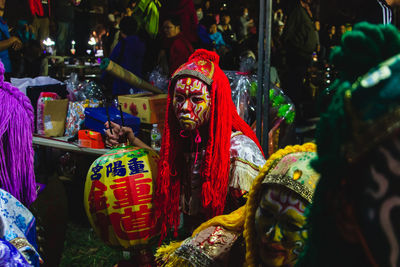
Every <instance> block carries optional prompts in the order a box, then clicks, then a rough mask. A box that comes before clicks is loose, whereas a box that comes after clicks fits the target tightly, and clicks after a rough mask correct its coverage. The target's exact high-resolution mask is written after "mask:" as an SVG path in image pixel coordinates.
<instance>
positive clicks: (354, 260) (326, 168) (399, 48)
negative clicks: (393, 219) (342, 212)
mask: <svg viewBox="0 0 400 267" xmlns="http://www.w3.org/2000/svg"><path fill="white" fill-rule="evenodd" d="M398 53H400V35H399V33H398V30H397V29H396V28H395V27H394V26H391V25H372V24H368V23H365V22H363V23H359V24H356V25H355V26H354V28H353V31H351V32H348V33H346V34H345V35H344V36H343V38H342V42H341V45H340V46H338V47H336V48H335V49H334V50H333V52H332V54H331V62H332V63H333V64H334V65H335V67H336V68H337V70H338V71H339V79H338V80H336V81H335V82H334V83H333V85H332V87H331V88H329V89H328V90H329V91H330V92H335V93H334V96H333V98H332V100H331V103H330V105H329V107H328V109H327V110H326V111H325V112H324V113H323V114H322V115H321V120H320V122H319V124H318V126H317V134H316V143H317V149H318V157H319V158H318V159H317V160H315V161H314V162H313V163H312V165H313V167H314V168H315V169H316V171H317V172H319V173H320V174H321V179H320V181H319V183H318V186H317V188H316V191H315V194H314V198H313V204H312V205H310V206H309V207H308V210H307V216H308V227H309V232H308V236H309V239H308V242H307V244H306V247H305V250H304V253H303V255H302V256H301V258H300V260H299V261H298V263H297V265H296V266H301V267H303V266H304V267H314V266H318V267H319V266H360V265H359V264H360V263H361V262H362V259H359V258H358V257H357V256H356V255H361V257H365V255H363V254H361V250H360V249H359V246H358V245H351V244H347V243H344V242H343V238H342V236H341V233H340V232H339V231H338V228H337V217H336V214H335V212H337V211H334V210H332V206H331V204H332V202H335V203H336V204H337V203H340V202H339V201H340V194H342V193H343V192H342V191H341V190H342V189H341V182H343V180H342V179H343V178H344V177H345V175H346V173H347V171H348V167H349V163H348V160H347V159H346V150H345V147H344V144H352V143H354V142H355V138H354V135H353V130H354V129H353V127H354V125H355V123H354V120H353V119H352V118H350V117H351V116H350V115H351V114H348V105H351V108H352V109H353V110H356V111H357V115H358V116H357V118H358V119H359V120H360V122H361V123H364V122H368V121H374V120H378V119H379V118H380V117H381V116H382V115H384V114H385V113H387V112H390V110H391V109H392V108H393V107H394V106H398V105H399V103H400V96H399V92H400V90H397V92H394V91H395V90H392V91H390V90H388V92H386V93H385V92H384V90H381V87H382V84H383V85H384V86H385V85H386V83H387V81H386V80H385V81H383V82H378V83H377V85H376V86H371V87H363V86H360V80H361V78H359V77H360V76H361V75H363V74H365V73H367V72H368V71H369V70H371V68H373V67H375V66H377V65H378V64H379V63H381V62H383V61H385V60H387V59H389V58H391V57H393V56H395V55H396V54H398ZM397 73H398V72H397ZM358 78H359V80H358V81H357V79H358ZM356 81H357V82H356ZM354 82H356V83H354ZM387 86H389V85H387ZM398 86H399V85H398V83H397V85H392V87H393V89H394V88H396V87H397V88H398ZM389 91H390V93H389ZM349 92H351V94H352V96H351V100H350V101H351V102H350V104H349V103H348V102H346V101H347V100H346V97H347V96H346V94H349ZM347 99H348V97H347ZM381 131H385V129H381ZM360 260H361V261H360Z"/></svg>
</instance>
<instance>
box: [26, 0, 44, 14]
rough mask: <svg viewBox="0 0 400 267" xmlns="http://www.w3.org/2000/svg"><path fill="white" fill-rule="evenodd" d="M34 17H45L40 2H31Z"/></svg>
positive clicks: (31, 0)
mask: <svg viewBox="0 0 400 267" xmlns="http://www.w3.org/2000/svg"><path fill="white" fill-rule="evenodd" d="M29 7H30V8H31V13H32V15H38V16H43V6H42V2H41V1H40V0H29Z"/></svg>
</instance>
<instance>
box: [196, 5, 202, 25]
mask: <svg viewBox="0 0 400 267" xmlns="http://www.w3.org/2000/svg"><path fill="white" fill-rule="evenodd" d="M196 16H197V21H201V20H202V19H203V8H202V7H201V6H200V5H199V6H196Z"/></svg>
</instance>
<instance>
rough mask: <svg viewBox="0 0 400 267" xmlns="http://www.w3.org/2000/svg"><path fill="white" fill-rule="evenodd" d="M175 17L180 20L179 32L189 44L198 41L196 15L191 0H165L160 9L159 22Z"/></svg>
mask: <svg viewBox="0 0 400 267" xmlns="http://www.w3.org/2000/svg"><path fill="white" fill-rule="evenodd" d="M172 17H175V18H177V19H178V20H179V22H180V32H182V34H183V36H184V37H185V38H186V40H188V41H189V42H190V43H191V44H194V43H196V42H198V39H199V37H198V36H197V25H198V20H197V15H196V10H195V8H194V4H193V0H167V1H166V2H165V3H164V5H163V6H162V7H161V10H160V22H164V21H166V20H167V19H169V18H172Z"/></svg>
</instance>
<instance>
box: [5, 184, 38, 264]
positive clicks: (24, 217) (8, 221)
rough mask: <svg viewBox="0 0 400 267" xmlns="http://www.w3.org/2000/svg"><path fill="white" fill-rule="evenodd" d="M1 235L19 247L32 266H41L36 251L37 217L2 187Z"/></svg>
mask: <svg viewBox="0 0 400 267" xmlns="http://www.w3.org/2000/svg"><path fill="white" fill-rule="evenodd" d="M0 237H1V238H3V239H4V240H5V241H7V242H8V243H9V244H10V245H11V244H12V245H13V246H14V247H15V248H17V249H18V250H19V252H20V253H21V254H22V255H23V256H24V257H25V259H26V261H27V262H29V263H30V264H31V265H32V266H39V264H40V261H41V259H40V256H39V254H38V253H37V251H36V248H37V245H36V229H35V218H34V217H33V215H32V213H31V212H30V211H29V210H28V209H27V208H26V207H25V206H24V205H22V204H21V202H19V201H18V200H17V199H16V198H14V197H13V196H12V195H10V194H9V193H7V192H6V191H4V190H2V189H0ZM2 248H3V249H7V246H5V245H3V246H2ZM0 253H3V254H4V253H6V254H7V253H12V251H7V250H5V251H1V252H0ZM1 266H3V265H1ZM10 266H13V265H10ZM17 266H19V265H17ZM22 266H23V265H22Z"/></svg>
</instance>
